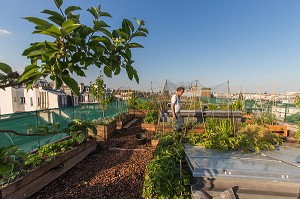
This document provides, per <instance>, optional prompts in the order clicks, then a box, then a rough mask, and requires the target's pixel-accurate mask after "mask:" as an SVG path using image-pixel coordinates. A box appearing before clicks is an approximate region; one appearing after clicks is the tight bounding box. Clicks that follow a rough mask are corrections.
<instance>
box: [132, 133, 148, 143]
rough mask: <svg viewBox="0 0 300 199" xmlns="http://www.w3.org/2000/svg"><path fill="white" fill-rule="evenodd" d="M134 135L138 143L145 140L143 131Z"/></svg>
mask: <svg viewBox="0 0 300 199" xmlns="http://www.w3.org/2000/svg"><path fill="white" fill-rule="evenodd" d="M134 137H135V140H136V142H137V144H138V145H143V144H145V143H146V141H147V136H146V134H145V133H137V134H135V136H134Z"/></svg>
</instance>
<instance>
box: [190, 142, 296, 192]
mask: <svg viewBox="0 0 300 199" xmlns="http://www.w3.org/2000/svg"><path fill="white" fill-rule="evenodd" d="M185 153H186V159H187V162H188V164H189V167H190V169H191V171H192V175H193V177H194V178H195V179H196V181H197V184H200V185H201V186H202V188H208V189H212V188H214V189H216V188H225V189H226V188H229V187H232V186H240V188H241V190H243V191H244V192H246V193H249V194H253V193H254V194H255V193H263V195H265V194H266V195H269V194H274V193H276V195H283V196H292V197H295V196H298V194H299V191H300V167H298V166H299V159H298V158H300V156H299V155H300V149H299V150H294V149H293V148H286V147H282V148H279V150H276V151H264V152H262V153H261V154H259V153H245V152H241V151H228V152H222V151H218V150H213V149H205V148H203V147H201V146H190V145H185ZM298 154H299V155H298ZM280 193H283V194H280Z"/></svg>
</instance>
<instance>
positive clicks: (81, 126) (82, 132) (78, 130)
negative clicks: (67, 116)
mask: <svg viewBox="0 0 300 199" xmlns="http://www.w3.org/2000/svg"><path fill="white" fill-rule="evenodd" d="M68 127H69V129H66V132H67V133H69V134H70V135H71V136H72V137H73V138H74V139H76V140H77V142H78V143H79V144H81V143H82V142H84V141H86V140H87V138H88V130H89V129H90V130H91V131H92V133H93V134H94V135H97V128H96V125H95V124H94V123H93V122H90V121H86V120H80V119H74V120H73V121H71V122H70V123H69V124H68Z"/></svg>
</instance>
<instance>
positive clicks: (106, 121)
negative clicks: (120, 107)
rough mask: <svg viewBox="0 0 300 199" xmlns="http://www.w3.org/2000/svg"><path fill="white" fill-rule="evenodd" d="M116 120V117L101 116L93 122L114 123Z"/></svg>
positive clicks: (97, 123) (99, 123)
mask: <svg viewBox="0 0 300 199" xmlns="http://www.w3.org/2000/svg"><path fill="white" fill-rule="evenodd" d="M114 121H116V119H115V118H108V119H107V118H104V119H103V118H99V119H96V120H93V121H92V122H93V123H94V124H96V125H109V124H111V123H113V122H114Z"/></svg>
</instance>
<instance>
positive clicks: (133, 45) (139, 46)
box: [128, 43, 144, 48]
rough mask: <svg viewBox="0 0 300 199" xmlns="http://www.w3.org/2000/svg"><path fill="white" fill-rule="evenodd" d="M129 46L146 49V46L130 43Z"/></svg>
mask: <svg viewBox="0 0 300 199" xmlns="http://www.w3.org/2000/svg"><path fill="white" fill-rule="evenodd" d="M128 45H129V48H144V46H142V45H141V44H138V43H130V44H128Z"/></svg>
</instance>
